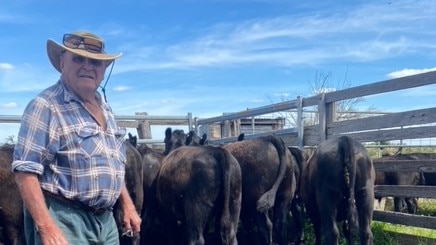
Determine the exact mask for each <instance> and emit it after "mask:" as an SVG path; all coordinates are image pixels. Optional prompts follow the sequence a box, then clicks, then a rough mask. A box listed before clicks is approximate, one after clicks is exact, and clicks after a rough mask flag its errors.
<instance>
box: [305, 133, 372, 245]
mask: <svg viewBox="0 0 436 245" xmlns="http://www.w3.org/2000/svg"><path fill="white" fill-rule="evenodd" d="M374 181H375V171H374V167H373V164H372V160H371V158H370V156H369V154H368V153H367V151H366V149H365V147H364V146H363V145H362V144H360V143H359V142H357V141H355V140H353V139H351V138H350V137H348V136H341V137H339V138H333V139H328V140H326V141H324V142H322V143H321V144H320V145H319V146H318V147H317V149H316V150H315V152H314V153H313V154H312V156H311V157H310V158H309V160H308V161H307V164H306V166H305V167H304V168H303V177H302V184H301V187H302V188H301V194H302V196H303V200H304V204H305V207H306V212H307V214H308V216H309V218H310V219H311V221H312V223H313V227H314V231H315V238H316V244H317V245H320V244H321V238H322V236H323V237H324V239H325V241H326V244H332V245H333V244H334V245H336V244H338V237H339V232H338V228H337V224H336V222H340V221H343V231H344V235H345V237H346V239H347V242H348V244H352V241H351V240H352V238H351V237H352V234H351V233H352V232H351V231H352V229H353V228H356V227H357V226H358V227H359V235H360V244H373V235H372V232H371V227H370V224H371V220H372V212H373V208H374ZM357 224H358V225H357Z"/></svg>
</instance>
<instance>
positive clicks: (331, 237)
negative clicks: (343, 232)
mask: <svg viewBox="0 0 436 245" xmlns="http://www.w3.org/2000/svg"><path fill="white" fill-rule="evenodd" d="M319 194H320V196H319V197H320V198H318V200H320V201H319V202H318V209H319V213H320V214H321V229H322V233H323V234H324V238H325V243H326V245H337V244H338V240H339V230H338V226H337V224H336V217H337V212H338V210H337V206H338V203H336V201H335V200H342V197H341V195H339V193H337V192H334V191H330V190H329V189H328V187H326V188H325V189H323V190H321V191H320V193H319Z"/></svg>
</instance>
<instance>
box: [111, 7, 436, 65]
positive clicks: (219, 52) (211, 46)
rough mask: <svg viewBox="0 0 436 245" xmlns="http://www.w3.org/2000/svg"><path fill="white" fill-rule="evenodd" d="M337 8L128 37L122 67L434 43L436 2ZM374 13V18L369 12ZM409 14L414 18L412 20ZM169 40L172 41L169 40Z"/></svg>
mask: <svg viewBox="0 0 436 245" xmlns="http://www.w3.org/2000/svg"><path fill="white" fill-rule="evenodd" d="M350 6H351V7H347V6H344V7H343V8H338V9H337V11H336V12H333V13H332V12H331V9H325V12H322V11H318V12H313V14H310V13H309V14H308V15H304V16H301V15H298V14H297V15H288V16H286V15H283V16H279V17H276V18H258V19H250V20H245V21H242V22H222V23H218V24H216V25H214V26H209V27H204V29H197V30H192V31H191V33H195V34H196V35H190V36H189V38H190V39H189V38H186V39H184V41H183V42H178V43H172V44H171V43H170V44H166V45H165V46H146V47H143V48H138V43H135V45H133V44H132V45H129V44H126V45H125V48H128V47H131V48H132V49H134V52H133V50H132V52H130V51H129V50H126V52H125V53H126V54H128V53H135V55H134V56H133V55H132V56H130V57H129V56H127V55H126V57H125V60H124V61H123V63H122V64H121V62H120V64H121V67H120V69H117V70H118V72H126V71H133V70H151V69H187V68H196V67H220V66H221V67H228V66H237V65H240V64H249V63H253V64H262V65H268V66H286V67H292V66H295V65H301V64H303V65H316V64H325V63H328V62H334V61H337V60H339V59H340V60H345V61H346V62H365V61H377V60H382V59H386V58H392V57H398V56H401V55H404V54H410V53H415V52H422V54H426V52H428V51H431V50H434V47H435V45H434V44H433V40H434V39H436V33H434V32H432V31H431V30H432V28H433V27H432V26H433V25H434V23H435V22H436V15H434V12H435V11H436V5H434V4H432V3H430V2H429V1H413V2H412V1H396V2H393V3H391V4H387V3H383V2H371V3H368V4H365V5H357V4H356V5H350ZM368 16H371V18H368ZM404 20H407V21H404ZM162 43H165V42H162Z"/></svg>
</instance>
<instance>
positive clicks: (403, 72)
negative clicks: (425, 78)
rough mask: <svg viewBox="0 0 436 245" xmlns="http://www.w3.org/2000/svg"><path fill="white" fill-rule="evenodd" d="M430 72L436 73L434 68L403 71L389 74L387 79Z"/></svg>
mask: <svg viewBox="0 0 436 245" xmlns="http://www.w3.org/2000/svg"><path fill="white" fill-rule="evenodd" d="M431 71H436V67H433V68H424V69H403V70H400V71H394V72H391V73H389V74H388V75H387V76H388V77H389V78H398V77H405V76H412V75H416V74H420V73H425V72H431Z"/></svg>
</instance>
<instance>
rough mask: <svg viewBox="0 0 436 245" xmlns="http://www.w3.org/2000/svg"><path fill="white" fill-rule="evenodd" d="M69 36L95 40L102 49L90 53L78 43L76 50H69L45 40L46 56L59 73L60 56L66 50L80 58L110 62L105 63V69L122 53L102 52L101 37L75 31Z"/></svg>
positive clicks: (83, 45)
mask: <svg viewBox="0 0 436 245" xmlns="http://www.w3.org/2000/svg"><path fill="white" fill-rule="evenodd" d="M71 35H75V36H78V37H82V38H90V39H94V40H97V41H99V42H101V44H102V48H101V51H100V52H90V51H88V50H87V49H86V48H85V44H82V43H80V44H79V45H78V46H77V47H76V48H70V47H66V46H64V45H62V44H59V43H57V42H55V41H54V40H52V39H48V40H47V55H48V58H49V59H50V62H51V64H52V65H53V67H54V68H55V69H56V70H57V71H59V72H61V68H60V56H61V54H62V53H63V52H64V51H65V50H68V51H70V52H72V53H75V54H77V55H80V56H83V57H86V58H90V59H95V60H105V61H110V62H107V63H106V67H108V66H109V65H110V64H111V63H112V62H113V61H114V60H115V59H117V58H119V57H120V56H121V55H122V53H119V54H107V53H106V52H105V50H104V40H103V39H102V38H101V37H99V36H97V35H95V34H93V33H91V32H87V31H77V32H72V33H71Z"/></svg>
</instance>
